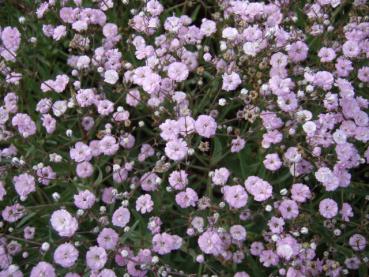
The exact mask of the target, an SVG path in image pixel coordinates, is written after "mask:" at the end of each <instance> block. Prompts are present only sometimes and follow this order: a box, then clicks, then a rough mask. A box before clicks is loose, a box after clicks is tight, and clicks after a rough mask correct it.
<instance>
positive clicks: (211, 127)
mask: <svg viewBox="0 0 369 277" xmlns="http://www.w3.org/2000/svg"><path fill="white" fill-rule="evenodd" d="M195 130H196V132H197V133H198V134H199V135H200V136H202V137H205V138H210V137H212V136H214V135H215V132H216V130H217V123H216V121H215V120H214V118H212V117H211V116H209V115H200V116H199V117H198V118H197V119H196V122H195Z"/></svg>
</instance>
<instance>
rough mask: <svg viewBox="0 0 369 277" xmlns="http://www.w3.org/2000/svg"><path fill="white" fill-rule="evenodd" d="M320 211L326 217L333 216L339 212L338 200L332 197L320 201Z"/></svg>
mask: <svg viewBox="0 0 369 277" xmlns="http://www.w3.org/2000/svg"><path fill="white" fill-rule="evenodd" d="M319 213H320V214H321V215H322V216H323V217H325V218H328V219H330V218H333V217H335V216H336V215H337V213H338V206H337V203H336V201H334V200H333V199H330V198H326V199H323V200H322V201H320V203H319Z"/></svg>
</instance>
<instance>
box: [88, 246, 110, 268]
mask: <svg viewBox="0 0 369 277" xmlns="http://www.w3.org/2000/svg"><path fill="white" fill-rule="evenodd" d="M107 260H108V255H107V253H106V251H105V249H104V248H102V247H98V246H91V247H90V248H89V249H88V251H87V253H86V264H87V266H88V267H89V268H90V269H91V270H100V269H102V268H103V267H104V266H105V264H106V262H107Z"/></svg>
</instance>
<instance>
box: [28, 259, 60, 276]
mask: <svg viewBox="0 0 369 277" xmlns="http://www.w3.org/2000/svg"><path fill="white" fill-rule="evenodd" d="M29 276H30V277H40V276H47V277H56V273H55V268H54V267H53V266H52V265H51V264H49V263H47V262H39V263H38V264H37V265H36V266H34V267H33V268H32V270H31V273H30V275H29Z"/></svg>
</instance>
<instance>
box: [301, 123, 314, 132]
mask: <svg viewBox="0 0 369 277" xmlns="http://www.w3.org/2000/svg"><path fill="white" fill-rule="evenodd" d="M302 129H303V130H304V131H305V133H306V134H308V135H312V134H314V133H315V131H316V124H315V123H314V122H313V121H307V122H305V123H304V125H302Z"/></svg>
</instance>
